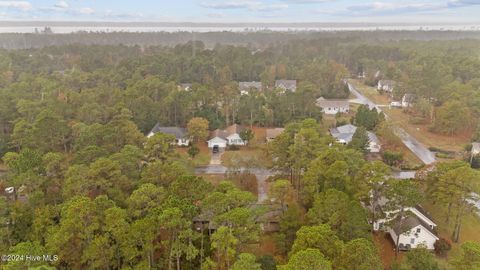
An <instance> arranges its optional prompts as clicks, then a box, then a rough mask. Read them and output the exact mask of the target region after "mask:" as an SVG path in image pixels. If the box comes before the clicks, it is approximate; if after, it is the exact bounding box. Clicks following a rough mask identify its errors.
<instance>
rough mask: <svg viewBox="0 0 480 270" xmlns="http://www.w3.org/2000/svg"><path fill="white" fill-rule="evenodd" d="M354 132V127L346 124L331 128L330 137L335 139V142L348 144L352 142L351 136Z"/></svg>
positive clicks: (355, 128)
mask: <svg viewBox="0 0 480 270" xmlns="http://www.w3.org/2000/svg"><path fill="white" fill-rule="evenodd" d="M356 130H357V127H356V126H354V125H351V124H347V125H343V126H339V127H336V128H331V129H330V134H332V136H333V137H335V138H336V139H337V140H342V141H345V142H347V143H349V142H351V141H352V138H353V134H354V133H355V131H356Z"/></svg>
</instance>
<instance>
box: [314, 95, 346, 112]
mask: <svg viewBox="0 0 480 270" xmlns="http://www.w3.org/2000/svg"><path fill="white" fill-rule="evenodd" d="M316 104H317V106H318V107H321V108H323V109H324V108H349V107H350V104H349V103H348V100H346V99H325V98H323V97H320V98H319V99H317V102H316Z"/></svg>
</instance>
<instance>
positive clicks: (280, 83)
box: [275, 80, 297, 91]
mask: <svg viewBox="0 0 480 270" xmlns="http://www.w3.org/2000/svg"><path fill="white" fill-rule="evenodd" d="M275 87H277V88H285V89H287V90H291V91H295V90H296V89H297V80H276V81H275Z"/></svg>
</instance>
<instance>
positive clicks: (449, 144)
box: [384, 108, 472, 152]
mask: <svg viewBox="0 0 480 270" xmlns="http://www.w3.org/2000/svg"><path fill="white" fill-rule="evenodd" d="M384 112H385V114H387V115H388V116H389V117H390V122H391V123H392V124H394V125H398V126H400V127H402V128H403V129H405V131H407V132H408V133H410V135H412V136H413V137H415V138H416V139H417V140H418V141H419V142H421V143H423V144H424V145H426V146H428V147H436V148H439V149H442V150H446V151H454V152H459V151H462V150H463V149H464V146H465V145H467V144H468V143H469V142H470V138H471V136H472V134H471V133H464V134H458V135H455V136H446V135H442V134H436V133H433V132H430V131H429V130H428V126H426V125H414V124H411V123H410V122H409V118H410V116H409V115H408V114H406V113H404V112H403V111H402V110H401V109H388V108H385V110H384Z"/></svg>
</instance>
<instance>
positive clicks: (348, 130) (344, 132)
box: [330, 124, 381, 153]
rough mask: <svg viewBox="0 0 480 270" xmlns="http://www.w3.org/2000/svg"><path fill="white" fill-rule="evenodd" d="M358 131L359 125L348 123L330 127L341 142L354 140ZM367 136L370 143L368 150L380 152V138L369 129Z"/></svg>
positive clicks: (332, 133)
mask: <svg viewBox="0 0 480 270" xmlns="http://www.w3.org/2000/svg"><path fill="white" fill-rule="evenodd" d="M355 131H357V127H356V126H354V125H352V124H347V125H343V126H339V127H336V128H331V129H330V134H331V135H332V136H333V137H334V138H335V139H337V142H338V143H341V144H348V143H350V142H351V141H352V138H353V134H355ZM367 136H368V139H369V143H368V148H367V149H368V151H369V152H370V153H378V152H380V149H381V144H380V140H379V139H378V137H377V135H375V133H373V132H371V131H367Z"/></svg>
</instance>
